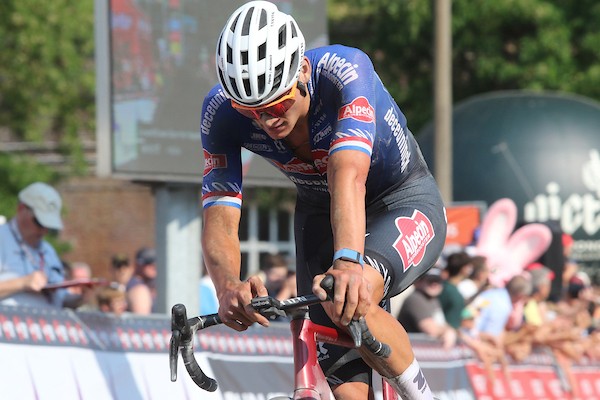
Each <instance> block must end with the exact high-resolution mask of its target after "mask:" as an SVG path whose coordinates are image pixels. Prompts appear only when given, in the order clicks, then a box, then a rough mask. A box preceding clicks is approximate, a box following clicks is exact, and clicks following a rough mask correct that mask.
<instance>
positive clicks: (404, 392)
mask: <svg viewBox="0 0 600 400" xmlns="http://www.w3.org/2000/svg"><path fill="white" fill-rule="evenodd" d="M385 380H386V381H387V383H389V384H390V385H391V386H392V388H393V389H394V390H395V391H396V393H398V394H399V395H400V397H401V398H402V399H403V400H434V398H433V393H431V389H430V388H429V385H428V384H427V379H425V375H423V371H421V367H419V363H418V362H417V359H416V358H415V359H414V360H413V362H412V364H410V365H409V366H408V368H406V370H405V371H404V372H403V373H401V374H400V375H398V376H397V377H395V378H385Z"/></svg>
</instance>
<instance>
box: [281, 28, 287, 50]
mask: <svg viewBox="0 0 600 400" xmlns="http://www.w3.org/2000/svg"><path fill="white" fill-rule="evenodd" d="M286 28H287V26H286V25H283V26H282V27H281V28H279V48H280V49H283V47H284V46H285V39H286V33H287V29H286Z"/></svg>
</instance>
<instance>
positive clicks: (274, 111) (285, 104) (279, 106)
mask: <svg viewBox="0 0 600 400" xmlns="http://www.w3.org/2000/svg"><path fill="white" fill-rule="evenodd" d="M297 89H298V85H297V84H296V85H294V86H292V88H291V89H290V90H288V91H287V92H286V93H284V94H282V95H281V96H280V97H279V98H277V99H276V100H274V101H272V102H270V103H269V104H266V105H264V106H261V107H248V106H244V105H242V104H239V103H236V102H235V101H233V100H231V106H232V107H233V108H235V109H236V110H237V112H239V113H240V114H242V115H243V116H244V117H247V118H251V119H260V116H261V115H262V114H263V113H266V114H269V115H270V116H272V117H275V118H281V117H283V115H284V114H285V113H286V112H287V111H288V110H289V109H290V108H291V107H292V106H293V105H294V103H295V102H296V91H297Z"/></svg>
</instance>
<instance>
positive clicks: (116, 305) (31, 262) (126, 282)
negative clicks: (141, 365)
mask: <svg viewBox="0 0 600 400" xmlns="http://www.w3.org/2000/svg"><path fill="white" fill-rule="evenodd" d="M61 211H62V199H61V197H60V194H59V193H58V191H56V189H55V188H53V187H52V186H50V185H48V184H46V183H43V182H35V183H32V184H30V185H28V186H27V187H25V188H23V189H22V190H21V191H20V192H19V194H18V196H17V207H16V210H15V214H14V216H13V217H12V218H11V219H10V220H8V221H6V222H5V223H3V224H0V304H3V305H25V306H32V307H36V308H40V307H42V308H44V307H53V308H62V307H65V308H72V309H78V310H100V311H105V312H111V313H114V314H116V315H121V314H122V313H123V312H125V311H128V312H131V313H135V314H141V315H147V314H150V313H152V312H153V311H155V309H154V306H155V299H156V284H155V282H156V277H157V269H156V253H155V251H154V249H152V248H149V247H142V248H140V249H139V250H138V251H137V252H136V253H135V255H134V256H135V258H134V262H130V258H129V256H127V255H120V254H116V255H114V256H113V257H112V259H111V264H112V271H111V272H112V280H111V279H99V278H98V279H96V278H94V277H93V276H92V268H91V267H90V265H88V264H87V263H85V262H80V261H76V262H66V261H64V260H62V259H61V258H60V257H59V256H58V254H57V252H56V250H55V249H54V247H53V246H52V244H51V243H50V242H49V241H47V240H46V237H47V235H48V234H49V233H50V232H52V231H60V230H62V229H63V221H62V217H61Z"/></svg>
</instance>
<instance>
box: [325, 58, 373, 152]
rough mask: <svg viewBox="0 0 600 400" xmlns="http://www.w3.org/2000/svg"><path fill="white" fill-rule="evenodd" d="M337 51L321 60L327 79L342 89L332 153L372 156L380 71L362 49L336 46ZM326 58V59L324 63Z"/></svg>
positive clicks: (331, 146) (331, 147)
mask: <svg viewBox="0 0 600 400" xmlns="http://www.w3.org/2000/svg"><path fill="white" fill-rule="evenodd" d="M335 49H336V50H339V51H338V52H336V53H333V54H331V55H330V57H329V58H328V59H326V60H323V59H321V61H320V64H319V68H320V71H321V73H324V75H323V78H324V79H328V80H331V81H334V86H335V87H336V88H337V90H339V96H338V97H337V98H338V99H339V103H338V105H337V106H338V108H337V118H336V123H335V128H334V134H333V138H332V142H331V144H330V148H329V155H332V154H334V153H336V152H338V151H343V150H356V151H360V152H363V153H365V154H367V155H368V156H369V157H371V155H372V153H373V141H374V138H373V135H374V134H375V131H376V130H375V128H376V127H375V121H376V118H375V115H376V114H375V104H376V81H377V79H378V78H377V74H376V73H375V70H374V68H373V64H372V63H371V60H370V59H369V57H368V56H367V55H366V54H365V53H364V52H362V51H361V50H358V49H354V48H349V47H343V46H339V47H338V46H336V47H335ZM323 61H324V62H323Z"/></svg>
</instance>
